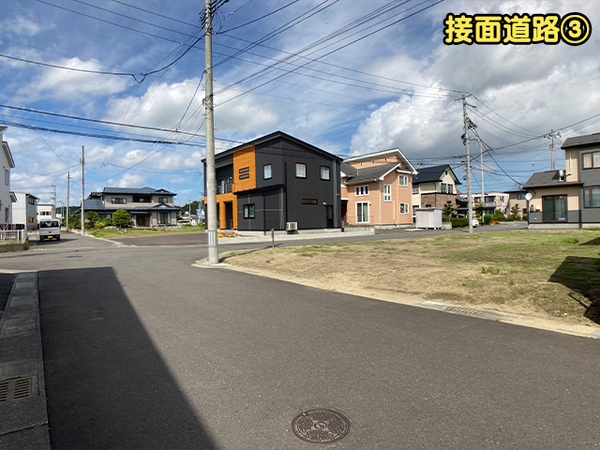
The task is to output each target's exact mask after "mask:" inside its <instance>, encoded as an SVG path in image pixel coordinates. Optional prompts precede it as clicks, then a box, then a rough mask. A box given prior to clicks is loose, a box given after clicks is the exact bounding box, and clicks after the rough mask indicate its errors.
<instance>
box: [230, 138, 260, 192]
mask: <svg viewBox="0 0 600 450" xmlns="http://www.w3.org/2000/svg"><path fill="white" fill-rule="evenodd" d="M246 168H247V169H248V171H247V172H244V173H240V170H245V169H246ZM245 175H248V178H244V177H245ZM240 176H241V177H242V179H240ZM254 188H256V156H255V153H254V146H252V147H248V148H245V149H243V150H239V151H237V152H235V153H234V155H233V192H239V191H246V190H248V189H254Z"/></svg>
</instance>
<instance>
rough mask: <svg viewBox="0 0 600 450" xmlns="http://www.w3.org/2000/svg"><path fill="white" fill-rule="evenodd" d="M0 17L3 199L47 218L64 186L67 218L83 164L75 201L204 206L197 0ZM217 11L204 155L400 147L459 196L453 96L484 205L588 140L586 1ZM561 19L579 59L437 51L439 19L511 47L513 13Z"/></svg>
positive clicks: (41, 2) (314, 3)
mask: <svg viewBox="0 0 600 450" xmlns="http://www.w3.org/2000/svg"><path fill="white" fill-rule="evenodd" d="M0 5H1V6H2V11H3V14H2V15H1V16H0V30H2V32H1V33H0V82H1V85H2V89H0V124H2V125H5V126H7V127H8V128H7V130H6V131H5V132H4V140H5V141H7V142H8V144H9V146H10V149H11V152H12V154H13V158H14V160H15V164H16V167H15V168H14V169H12V171H11V190H12V191H15V192H28V193H31V194H33V195H35V196H37V197H39V198H40V202H44V203H46V202H54V201H55V202H56V205H57V206H61V205H64V204H66V201H67V186H68V181H67V177H68V175H69V176H70V198H69V204H70V205H76V204H78V203H79V202H80V200H81V178H82V177H81V157H82V148H83V151H84V155H85V158H84V159H85V165H84V167H85V170H84V180H85V183H84V192H85V194H84V195H85V197H87V196H88V195H89V193H90V192H92V191H99V190H102V189H103V188H104V187H136V188H141V187H145V186H149V187H152V188H156V189H160V188H163V189H168V190H170V191H172V192H174V193H176V194H177V197H176V204H178V205H184V204H186V203H188V202H190V201H193V200H197V199H200V198H201V196H202V195H203V193H204V182H203V173H202V162H201V160H202V158H204V157H205V154H206V153H205V149H206V139H205V124H204V115H205V111H204V106H203V99H204V95H205V91H204V88H205V85H204V82H205V79H204V70H205V42H204V28H203V20H202V19H203V8H204V1H203V0H18V1H17V0H0ZM216 6H217V8H216V12H215V14H214V17H213V27H214V29H213V65H214V70H213V80H214V103H215V109H214V117H215V137H216V139H215V146H216V152H217V153H219V152H220V151H224V150H226V149H228V148H231V147H233V146H236V145H240V144H243V143H245V142H248V141H250V140H253V139H255V138H257V137H261V136H264V135H267V134H270V133H272V132H275V131H283V132H285V133H287V134H290V135H292V136H294V137H296V138H298V139H301V140H303V141H305V142H307V143H309V144H311V145H314V146H317V147H319V148H321V149H323V150H326V151H328V152H330V153H333V154H335V155H337V156H340V157H342V158H343V157H348V156H357V155H361V154H366V153H372V152H377V151H382V150H388V149H391V148H399V149H400V150H401V151H402V152H403V153H404V155H405V156H406V157H407V158H408V159H409V160H410V161H411V163H412V164H413V165H414V166H415V167H416V168H417V170H418V169H419V167H427V166H432V165H438V164H450V166H451V167H452V168H453V170H454V172H455V173H456V174H457V176H458V177H459V178H460V181H461V182H462V185H461V186H459V190H460V191H462V192H466V181H465V179H464V178H465V172H466V148H465V146H464V145H463V142H462V140H461V136H462V135H463V133H464V128H463V126H464V122H463V104H462V100H461V97H462V96H465V97H466V103H467V106H466V113H467V115H468V118H469V120H470V122H471V123H472V124H473V128H471V129H470V136H471V138H472V139H473V140H472V141H470V145H469V148H470V152H471V167H472V170H473V178H472V180H473V181H472V183H473V184H472V189H473V192H480V191H481V173H482V172H483V175H484V185H485V191H486V192H497V191H506V190H510V189H514V188H516V187H517V186H518V185H519V184H522V183H525V181H527V179H528V178H529V176H530V175H531V173H532V172H540V171H545V170H550V168H551V150H550V146H551V142H552V140H551V139H550V137H549V135H550V133H551V132H552V131H554V132H555V133H556V139H555V140H554V143H555V148H556V168H557V169H561V168H564V152H563V151H562V150H560V145H561V143H562V142H564V140H565V139H567V138H568V137H573V136H580V135H585V134H590V133H595V132H600V102H599V96H600V67H599V65H600V59H598V57H597V55H599V54H600V34H599V33H597V32H595V28H594V27H596V26H600V2H599V1H587V0H586V1H577V0H565V1H558V0H556V1H554V0H552V1H550V0H546V1H536V0H526V1H518V0H512V1H500V0H486V1H474V0H446V1H442V2H439V1H438V0H395V1H391V0H381V1H380V0H229V1H228V2H224V1H223V0H219V1H218V2H217V3H216ZM572 13H575V14H577V17H578V18H581V17H584V18H585V19H587V20H588V22H589V24H591V28H592V32H591V36H589V38H588V39H587V40H586V41H585V42H583V43H582V44H580V45H569V44H568V43H566V42H565V40H563V39H559V42H558V43H557V44H556V45H550V44H547V43H545V42H540V43H537V44H532V45H517V44H513V43H508V44H481V43H473V44H471V45H467V44H465V43H457V44H455V45H447V44H445V43H444V39H445V38H450V34H448V32H445V25H444V20H445V19H446V18H447V17H448V15H453V16H460V15H461V14H465V15H466V16H468V17H471V18H473V20H483V19H482V18H483V17H484V16H482V15H483V14H489V15H493V16H500V20H501V24H502V25H503V26H506V28H507V32H508V31H511V30H513V31H515V32H518V28H511V25H510V23H511V22H510V18H513V17H515V16H514V15H515V14H520V15H523V14H527V15H529V17H531V16H534V15H536V16H538V15H547V14H556V15H558V16H559V19H560V20H562V18H563V17H565V16H567V15H569V14H572ZM503 17H506V18H508V19H509V20H508V21H506V20H505V19H504V18H503ZM521 17H522V16H521ZM540 17H541V16H540ZM513 23H514V22H513ZM599 29H600V28H599ZM573 32H575V31H573ZM565 33H566V31H565ZM467 35H468V33H467ZM458 36H461V35H460V34H459V33H457V34H452V38H457V37H458ZM462 36H463V37H464V35H462ZM548 36H549V35H548ZM571 36H572V35H571ZM467 37H468V36H467ZM516 37H518V35H517V36H516ZM477 137H478V138H479V140H480V141H475V140H474V139H476V138H477ZM55 193H56V196H55Z"/></svg>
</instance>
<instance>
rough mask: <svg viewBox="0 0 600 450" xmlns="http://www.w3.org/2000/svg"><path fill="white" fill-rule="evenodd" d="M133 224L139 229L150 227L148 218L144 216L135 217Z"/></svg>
mask: <svg viewBox="0 0 600 450" xmlns="http://www.w3.org/2000/svg"><path fill="white" fill-rule="evenodd" d="M135 224H136V225H137V226H138V227H139V228H148V227H149V226H150V216H146V215H141V214H140V215H137V216H136V217H135Z"/></svg>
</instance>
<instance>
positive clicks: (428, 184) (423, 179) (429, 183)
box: [412, 164, 461, 209]
mask: <svg viewBox="0 0 600 450" xmlns="http://www.w3.org/2000/svg"><path fill="white" fill-rule="evenodd" d="M459 184H461V183H460V181H458V178H457V176H456V175H455V174H454V171H453V170H452V168H451V167H450V166H449V165H447V164H444V165H440V166H432V167H423V168H419V173H418V175H417V176H416V177H414V179H413V186H412V203H413V207H414V208H442V209H443V208H445V207H446V204H447V203H448V202H451V203H452V206H453V207H455V208H456V194H457V193H458V191H457V186H458V185H459Z"/></svg>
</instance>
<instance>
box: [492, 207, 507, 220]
mask: <svg viewBox="0 0 600 450" xmlns="http://www.w3.org/2000/svg"><path fill="white" fill-rule="evenodd" d="M494 220H497V221H499V222H502V221H504V220H506V218H505V217H504V213H503V212H502V211H500V210H499V209H497V210H496V211H494Z"/></svg>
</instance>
